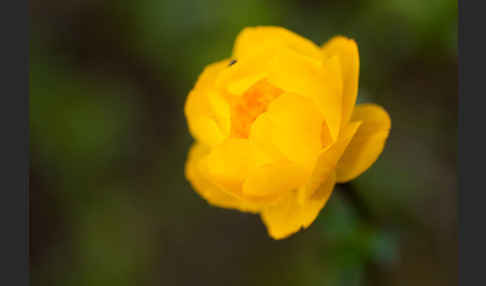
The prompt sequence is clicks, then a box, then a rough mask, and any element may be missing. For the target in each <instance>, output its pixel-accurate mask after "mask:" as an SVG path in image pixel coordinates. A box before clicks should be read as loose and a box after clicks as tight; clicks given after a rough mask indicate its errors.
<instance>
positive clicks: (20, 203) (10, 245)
mask: <svg viewBox="0 0 486 286" xmlns="http://www.w3.org/2000/svg"><path fill="white" fill-rule="evenodd" d="M2 4H3V5H2V7H1V9H0V11H1V13H0V34H1V35H2V37H3V39H2V41H1V44H0V47H1V48H0V49H1V51H2V53H1V58H0V62H1V65H0V66H1V70H2V81H1V83H2V84H1V93H2V94H1V99H2V103H1V104H0V106H1V108H0V109H1V110H0V128H1V129H0V130H1V131H2V133H3V134H2V135H3V136H2V137H1V140H0V142H1V143H2V147H3V148H2V149H1V150H2V153H1V156H0V158H1V159H0V162H1V164H2V167H3V168H2V171H3V172H2V177H1V178H2V180H1V186H0V188H1V191H2V192H1V194H2V198H1V199H0V222H1V225H2V227H3V229H2V231H1V233H0V237H1V239H2V242H3V243H2V244H1V245H2V247H1V249H0V253H1V260H2V262H3V263H2V266H3V267H2V268H1V269H2V270H1V271H0V285H19V286H23V285H29V262H28V261H29V251H28V249H29V240H28V226H29V224H28V222H29V221H28V211H29V209H28V192H29V191H28V190H29V181H28V174H29V35H28V31H29V23H30V17H29V13H28V6H29V4H28V1H5V2H2Z"/></svg>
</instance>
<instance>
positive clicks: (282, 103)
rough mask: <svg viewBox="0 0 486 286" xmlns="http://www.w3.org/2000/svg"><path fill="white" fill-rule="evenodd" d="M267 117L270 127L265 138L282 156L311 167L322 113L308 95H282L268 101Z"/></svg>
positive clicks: (317, 148) (317, 141)
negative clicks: (270, 101) (306, 96)
mask: <svg viewBox="0 0 486 286" xmlns="http://www.w3.org/2000/svg"><path fill="white" fill-rule="evenodd" d="M267 116H268V118H269V119H270V121H271V124H272V126H273V128H272V129H271V130H268V137H267V138H268V140H270V141H271V143H272V144H273V145H274V146H276V147H277V149H278V150H279V151H280V152H281V153H282V154H284V156H285V157H286V158H287V159H288V160H290V161H292V162H294V163H297V164H299V165H301V166H303V167H306V168H312V165H313V162H314V161H315V159H316V157H317V154H318V153H319V150H320V148H321V127H322V125H323V118H322V115H321V114H320V113H319V112H318V111H317V109H316V107H315V105H314V104H313V102H312V101H311V100H309V99H308V98H305V97H302V96H298V95H293V94H283V95H281V96H279V97H278V98H277V99H275V100H274V101H273V102H272V103H270V105H269V107H268V111H267Z"/></svg>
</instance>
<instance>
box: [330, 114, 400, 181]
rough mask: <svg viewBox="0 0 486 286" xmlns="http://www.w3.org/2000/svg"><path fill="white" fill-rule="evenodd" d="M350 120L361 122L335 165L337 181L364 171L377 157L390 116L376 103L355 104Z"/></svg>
mask: <svg viewBox="0 0 486 286" xmlns="http://www.w3.org/2000/svg"><path fill="white" fill-rule="evenodd" d="M352 120H360V121H362V122H363V124H362V126H361V127H360V128H359V130H358V132H357V133H356V135H355V136H354V137H353V139H352V140H351V142H350V143H349V146H348V148H347V149H346V151H345V152H344V154H343V156H342V158H341V159H340V161H339V163H338V165H337V169H336V172H337V180H338V182H347V181H349V180H352V179H354V178H356V177H357V176H359V175H361V174H362V173H363V172H364V171H366V170H367V169H368V168H369V167H370V166H371V165H372V164H373V163H374V162H375V161H376V159H378V156H379V155H380V154H381V152H382V151H383V148H384V146H385V141H386V139H387V138H388V134H389V133H390V128H391V120H390V116H389V115H388V113H387V112H386V111H385V110H384V109H383V108H382V107H380V106H378V105H375V104H360V105H357V106H356V108H355V109H354V112H353V116H352Z"/></svg>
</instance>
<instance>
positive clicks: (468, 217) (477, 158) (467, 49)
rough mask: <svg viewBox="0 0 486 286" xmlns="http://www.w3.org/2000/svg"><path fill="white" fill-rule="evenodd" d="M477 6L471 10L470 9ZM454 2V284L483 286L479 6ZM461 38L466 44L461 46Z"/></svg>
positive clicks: (485, 197)
mask: <svg viewBox="0 0 486 286" xmlns="http://www.w3.org/2000/svg"><path fill="white" fill-rule="evenodd" d="M473 3H474V4H476V5H473ZM467 4H468V7H467V8H466V7H465V6H466V1H465V0H461V1H459V5H458V13H459V23H458V25H459V27H458V32H459V33H458V35H459V39H458V45H459V46H458V52H459V71H458V72H459V118H458V122H459V132H458V141H459V142H458V143H459V144H458V146H459V150H458V162H459V165H458V166H459V170H458V181H459V198H458V199H459V200H458V201H459V214H458V218H459V285H483V284H484V282H481V281H484V280H485V278H484V276H485V271H484V262H483V259H484V257H485V254H486V251H485V249H486V247H485V246H484V242H485V241H486V234H485V232H484V225H485V223H484V218H485V216H484V210H485V209H486V206H485V202H486V186H485V183H484V179H485V177H486V174H485V170H486V168H485V165H484V162H485V161H486V160H485V157H486V156H485V147H486V139H485V136H484V131H485V127H484V123H485V122H486V117H485V115H486V114H485V111H484V110H485V106H486V95H485V93H486V91H485V86H484V83H485V82H486V80H485V72H484V67H485V66H486V57H485V56H484V53H485V51H486V41H485V39H484V18H485V17H484V7H483V6H484V5H482V4H484V2H481V1H467ZM466 35H467V37H468V39H469V42H468V43H466V42H465V38H466Z"/></svg>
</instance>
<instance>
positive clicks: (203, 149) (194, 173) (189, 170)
mask: <svg viewBox="0 0 486 286" xmlns="http://www.w3.org/2000/svg"><path fill="white" fill-rule="evenodd" d="M209 150H210V149H209V147H207V146H205V145H203V144H201V143H195V144H193V146H192V147H191V150H190V151H189V155H188V158H187V161H186V166H185V173H186V178H187V179H188V180H189V182H190V183H191V185H192V187H193V189H194V190H195V191H196V192H197V193H198V194H199V195H200V196H201V197H203V198H204V199H205V200H206V201H207V202H208V203H209V204H211V205H214V206H217V207H222V208H230V209H240V210H243V211H251V212H256V211H257V208H255V207H253V206H251V205H248V204H246V205H245V204H243V203H242V202H241V201H240V200H239V199H238V198H236V197H235V196H232V195H231V194H229V193H226V192H224V191H222V190H221V189H220V188H219V187H217V186H216V185H214V184H212V183H211V182H210V181H208V180H207V179H206V178H205V176H204V175H203V174H202V172H201V171H202V170H201V169H200V168H199V162H200V161H201V159H202V158H204V157H205V156H207V154H208V153H209Z"/></svg>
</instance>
